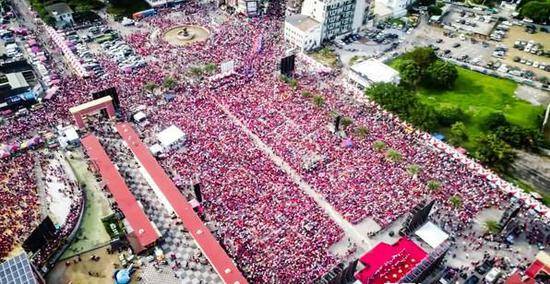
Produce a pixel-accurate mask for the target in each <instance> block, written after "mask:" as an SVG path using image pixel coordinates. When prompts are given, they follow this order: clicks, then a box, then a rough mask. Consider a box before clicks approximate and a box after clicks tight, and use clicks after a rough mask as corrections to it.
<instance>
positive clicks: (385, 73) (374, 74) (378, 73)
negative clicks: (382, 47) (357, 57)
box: [351, 58, 399, 83]
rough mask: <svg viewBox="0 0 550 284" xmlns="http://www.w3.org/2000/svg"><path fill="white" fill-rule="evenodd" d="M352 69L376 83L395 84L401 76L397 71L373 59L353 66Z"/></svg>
mask: <svg viewBox="0 0 550 284" xmlns="http://www.w3.org/2000/svg"><path fill="white" fill-rule="evenodd" d="M351 69H352V70H353V71H355V72H357V73H359V74H361V75H362V76H364V77H366V78H368V79H369V80H370V81H372V82H375V83H378V82H385V83H389V82H393V81H394V79H395V78H396V76H399V72H397V71H396V70H395V69H393V68H391V67H390V66H388V65H386V64H384V63H383V62H381V61H379V60H376V59H373V58H371V59H368V60H365V61H363V62H359V63H357V64H355V65H353V66H351Z"/></svg>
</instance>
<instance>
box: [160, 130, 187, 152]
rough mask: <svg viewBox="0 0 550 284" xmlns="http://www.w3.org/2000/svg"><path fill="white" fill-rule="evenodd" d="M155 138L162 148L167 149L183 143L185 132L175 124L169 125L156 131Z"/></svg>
mask: <svg viewBox="0 0 550 284" xmlns="http://www.w3.org/2000/svg"><path fill="white" fill-rule="evenodd" d="M157 140H158V141H159V142H160V145H161V146H162V147H163V148H164V149H169V148H173V147H177V146H178V145H179V144H180V143H183V142H184V141H185V134H184V133H183V131H181V129H179V128H178V127H176V126H175V125H171V126H170V127H168V128H166V129H164V130H163V131H161V132H159V133H157Z"/></svg>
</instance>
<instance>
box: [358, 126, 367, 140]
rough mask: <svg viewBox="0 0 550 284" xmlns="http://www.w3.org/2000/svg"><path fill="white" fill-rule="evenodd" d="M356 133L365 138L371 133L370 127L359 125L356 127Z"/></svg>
mask: <svg viewBox="0 0 550 284" xmlns="http://www.w3.org/2000/svg"><path fill="white" fill-rule="evenodd" d="M355 133H356V134H357V136H359V137H360V138H365V137H367V134H369V129H368V128H367V127H365V126H359V127H357V129H355Z"/></svg>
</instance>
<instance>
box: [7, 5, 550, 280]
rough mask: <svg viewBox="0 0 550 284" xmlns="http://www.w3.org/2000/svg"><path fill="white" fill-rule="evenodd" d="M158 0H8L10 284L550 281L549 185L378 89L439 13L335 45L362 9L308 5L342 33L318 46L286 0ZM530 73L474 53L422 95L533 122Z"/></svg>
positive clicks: (475, 120) (481, 114)
mask: <svg viewBox="0 0 550 284" xmlns="http://www.w3.org/2000/svg"><path fill="white" fill-rule="evenodd" d="M149 2H151V3H149ZM157 2H159V1H148V3H149V5H151V6H152V8H151V9H146V10H143V11H140V12H136V13H134V14H133V17H132V19H130V18H128V17H125V18H123V19H117V20H116V21H115V19H114V17H113V16H112V15H110V14H107V12H108V9H112V8H104V9H103V10H101V11H100V12H98V17H99V18H100V19H99V20H98V21H97V22H94V23H91V24H90V23H87V24H86V25H84V24H83V25H81V26H80V25H78V24H75V23H73V22H72V20H69V18H68V17H69V14H70V13H69V12H67V11H69V10H70V9H69V10H68V9H66V8H64V9H63V10H62V11H65V12H66V13H67V15H66V16H65V17H61V16H60V17H58V18H59V19H58V18H55V19H54V20H56V21H58V22H61V23H57V24H58V27H57V28H54V27H52V26H49V25H47V24H46V23H45V22H44V21H43V20H42V19H40V18H39V17H38V15H39V14H37V13H36V11H33V10H32V9H31V8H30V6H29V5H28V3H26V2H24V1H0V3H1V4H2V6H1V7H3V9H2V10H0V11H3V12H2V13H3V14H2V15H3V19H4V18H5V19H6V20H5V22H3V23H2V26H1V29H2V30H5V31H6V33H5V34H6V36H2V37H0V38H1V43H2V44H3V43H5V42H13V43H14V44H15V45H10V46H12V49H13V50H14V51H13V52H11V53H10V55H9V56H8V55H7V53H6V56H4V57H0V58H1V59H0V60H1V61H0V65H1V66H2V68H3V69H0V70H3V71H2V72H3V73H5V74H6V75H5V76H4V77H5V78H6V80H5V82H3V81H0V91H3V90H6V93H5V94H4V93H3V94H2V95H1V96H0V98H1V99H2V100H3V101H2V104H0V106H1V109H0V283H2V284H3V283H10V284H11V283H113V282H114V283H120V284H126V283H194V284H198V283H232V284H243V283H398V282H401V283H403V282H406V283H544V281H547V280H548V272H549V271H550V261H549V258H550V257H549V253H550V251H549V249H548V244H549V243H550V223H549V221H548V220H549V218H550V210H549V209H548V207H547V206H546V205H544V204H543V203H542V202H541V199H542V198H540V197H537V196H535V195H533V194H529V193H526V192H524V190H522V189H521V188H519V187H517V186H516V185H515V184H512V183H509V182H508V181H506V180H505V179H503V177H502V176H500V175H499V174H501V173H499V172H496V171H495V170H493V169H491V168H489V166H491V165H488V164H480V163H479V160H477V159H475V158H473V157H472V156H469V155H467V153H466V152H465V150H464V149H463V148H461V147H455V146H453V145H451V144H448V143H446V141H442V139H440V138H438V137H437V135H436V134H435V133H430V132H429V131H426V130H422V128H420V127H416V126H415V125H414V123H412V122H410V121H408V120H407V119H404V118H403V117H401V116H400V115H398V114H396V113H392V111H389V110H387V109H385V108H384V105H382V104H380V103H378V101H376V100H375V98H374V97H369V96H366V95H365V92H367V93H368V91H369V90H372V88H373V87H376V86H377V84H382V85H380V86H387V85H384V84H389V85H391V86H395V87H396V88H397V86H398V85H399V84H400V82H403V78H401V77H403V74H402V73H401V72H400V71H398V70H395V69H399V68H398V66H399V64H398V61H400V60H402V59H403V57H399V56H404V55H402V54H404V53H405V52H407V51H410V50H412V49H413V48H414V47H418V46H427V45H428V44H432V45H433V46H435V45H436V44H437V42H436V41H437V39H438V38H440V37H441V38H443V37H444V35H443V29H442V28H441V27H435V26H428V25H427V24H426V23H421V24H420V25H419V26H418V27H416V29H411V30H410V31H409V30H408V29H406V30H400V29H398V28H396V27H387V28H372V27H371V28H368V27H364V28H363V32H364V33H368V32H367V31H368V30H369V29H370V33H371V35H372V40H370V39H367V38H368V36H366V37H367V38H365V37H364V38H363V39H362V40H360V39H359V37H355V38H353V37H352V36H346V37H347V39H346V38H340V37H339V39H337V41H340V40H341V41H342V43H344V44H340V43H339V42H338V43H337V44H336V46H335V45H332V44H330V42H331V41H332V40H333V38H332V35H336V34H337V33H338V31H339V30H345V29H346V28H347V26H346V25H347V24H346V23H347V22H346V21H347V20H345V19H344V18H342V17H339V18H338V19H341V20H342V25H341V26H338V27H333V26H330V28H328V32H327V30H326V29H324V28H320V29H319V30H315V28H316V27H318V26H320V25H321V23H322V21H321V20H319V19H313V18H310V19H309V20H308V21H309V22H308V25H303V26H307V29H308V31H307V32H308V33H309V32H311V33H312V34H316V33H317V32H319V33H320V34H319V37H326V38H323V39H322V40H320V42H325V43H324V44H323V45H324V46H323V47H322V48H321V47H320V46H319V48H317V49H315V50H313V52H309V51H306V50H305V49H304V50H300V48H298V47H296V46H291V45H290V44H289V42H288V39H287V40H286V41H285V37H286V36H287V35H288V31H289V29H288V28H287V27H285V16H288V15H287V14H288V13H289V11H288V10H287V7H286V4H288V5H290V3H285V2H283V1H269V2H265V1H253V3H255V4H254V5H252V4H250V3H249V4H245V6H244V7H243V6H242V4H241V3H240V2H235V3H233V2H231V1H228V2H227V3H226V2H224V3H210V2H207V1H183V2H179V1H164V2H165V3H157ZM176 2H177V3H176ZM251 2H252V1H251ZM220 4H221V5H220ZM306 4H311V3H310V1H309V0H306V1H305V2H304V5H305V6H304V7H305V8H304V9H303V10H302V13H305V12H304V11H307V10H308V8H307V5H306ZM363 4H365V5H363ZM323 5H325V4H323ZM334 5H335V6H330V7H326V9H329V10H331V12H333V13H339V12H341V10H343V11H344V12H345V13H346V15H347V13H348V12H349V11H351V10H352V9H356V10H361V11H362V12H361V13H363V12H365V11H364V10H365V9H367V8H368V5H366V3H363V2H360V3H359V2H358V3H357V4H356V5H355V6H353V5H352V6H350V4H349V3H347V2H346V3H341V4H334ZM220 6H221V7H220ZM67 7H68V8H70V7H69V6H67ZM296 7H297V6H296V5H295V4H292V9H296ZM342 7H344V8H342ZM338 9H340V10H338ZM60 11H61V10H60ZM384 11H386V12H388V11H391V10H388V9H384ZM388 13H389V12H388ZM120 14H124V15H126V16H129V15H128V13H127V12H120ZM52 15H53V16H59V14H52ZM327 15H332V14H327ZM459 15H460V14H459ZM455 16H456V15H455ZM308 17H313V16H308ZM296 18H297V19H298V18H300V19H302V18H304V17H301V16H300V17H296ZM356 18H358V17H350V22H349V23H350V27H353V26H354V25H356V22H357V21H356ZM3 21H4V20H3ZM451 21H456V20H454V19H453V20H451ZM293 23H298V22H293ZM65 24H68V25H65ZM298 24H299V23H298ZM298 24H297V25H298ZM62 26H63V27H62ZM303 26H301V27H302V28H303ZM303 29H305V28H303ZM375 29H377V30H376V31H374V30H375ZM422 31H426V32H427V33H424V32H422ZM292 32H295V33H296V34H295V35H296V36H299V35H298V34H299V33H300V29H297V30H292ZM325 32H326V33H327V34H324V33H325ZM432 32H433V33H434V34H437V36H434V37H432V36H431V34H429V33H432ZM8 34H9V35H8ZM350 34H353V33H350ZM489 34H490V33H489ZM0 35H3V34H0ZM312 38H313V37H312ZM449 38H452V39H453V40H455V38H456V37H449ZM294 39H296V38H294ZM526 40H528V39H526ZM539 40H540V41H542V40H541V39H539ZM314 41H315V40H314ZM344 41H352V42H351V43H347V44H346V43H345V42H344ZM376 41H379V42H376ZM420 41H422V44H420V43H419V42H420ZM310 43H313V42H310ZM394 43H395V44H394ZM304 44H305V43H304ZM440 44H441V45H445V44H451V43H450V42H447V41H443V42H440ZM464 45H468V44H464ZM494 46H495V45H494V44H493V43H491V46H490V47H489V48H488V49H493V48H494ZM15 47H17V48H15ZM450 48H451V49H452V47H450ZM457 48H458V47H457ZM463 48H464V47H463ZM471 48H472V49H471V50H475V49H480V50H482V52H484V47H483V48H482V47H481V43H477V45H475V46H474V47H471ZM445 49H446V48H443V47H442V48H441V49H440V50H439V51H438V52H437V53H434V54H437V55H439V56H440V58H444V57H445V56H444V55H445V53H444V50H445ZM457 52H458V49H457ZM464 52H466V53H473V51H464ZM491 52H492V51H489V50H487V53H488V54H491ZM480 54H481V53H480ZM480 56H481V55H480ZM488 56H490V55H488ZM529 56H531V55H529ZM533 56H535V55H533ZM537 56H538V55H537ZM451 59H452V60H455V59H453V58H451ZM434 60H436V59H434ZM437 60H440V59H439V58H437ZM505 60H507V59H505ZM512 61H513V59H512ZM22 62H27V63H22ZM384 62H386V63H387V64H385V63H384ZM27 65H28V66H27ZM29 66H30V67H29ZM40 66H41V67H40ZM29 70H31V71H29ZM41 70H42V71H41ZM350 72H353V73H350ZM543 72H545V71H543ZM3 73H2V74H0V79H2V78H3V77H2V76H3ZM8 75H9V76H8ZM30 75H32V77H31V76H30ZM517 87H518V83H517V82H514V81H511V80H509V79H502V78H495V77H491V76H489V75H485V74H482V73H479V72H476V71H473V70H469V69H467V68H462V67H460V69H459V70H458V78H457V79H456V81H455V83H454V87H453V88H452V89H448V90H445V91H436V90H434V89H431V88H429V87H426V86H425V85H419V86H418V87H417V88H416V89H413V90H414V94H415V96H418V97H419V98H420V101H421V102H422V103H424V104H427V105H430V106H434V107H436V108H440V107H442V106H448V105H453V106H454V105H458V106H459V107H460V108H461V109H462V110H463V111H464V112H465V113H467V114H468V115H469V116H470V120H469V121H468V122H467V123H466V124H467V127H468V128H467V130H468V131H469V132H468V134H469V135H470V136H472V138H473V137H474V136H475V135H480V136H481V134H482V133H481V132H482V129H483V127H484V126H483V124H484V121H485V120H484V119H485V117H486V116H487V115H488V114H490V113H492V112H495V111H502V112H503V113H504V115H505V117H506V119H508V120H509V121H510V122H511V123H515V124H521V125H527V126H528V127H529V129H537V128H538V126H539V124H538V122H537V119H540V117H541V116H542V115H543V114H544V110H545V107H544V105H543V103H541V105H543V106H541V105H538V106H534V105H532V104H530V103H529V102H527V101H524V100H520V99H519V98H517V97H516V95H515V94H514V92H516V89H517ZM531 88H533V87H531ZM22 90H24V91H22ZM536 90H537V91H540V92H543V93H544V90H542V89H540V88H539V89H536ZM8 92H9V93H8ZM411 92H412V91H411ZM542 101H544V99H542ZM440 130H441V131H443V132H444V134H446V132H445V131H447V129H440ZM476 141H477V140H475V139H472V140H470V142H469V143H472V144H471V145H470V144H467V145H465V148H467V150H470V149H477V147H478V145H476V144H475V143H476ZM15 266H19V267H21V269H19V270H16V269H12V267H15ZM27 279H28V281H27ZM517 279H520V281H522V282H517ZM482 281H483V282H482ZM514 281H515V282H514ZM541 281H543V282H541Z"/></svg>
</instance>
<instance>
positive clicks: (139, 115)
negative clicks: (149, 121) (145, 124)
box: [134, 111, 147, 122]
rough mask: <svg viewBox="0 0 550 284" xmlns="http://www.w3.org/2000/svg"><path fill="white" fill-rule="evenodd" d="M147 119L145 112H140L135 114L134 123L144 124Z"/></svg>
mask: <svg viewBox="0 0 550 284" xmlns="http://www.w3.org/2000/svg"><path fill="white" fill-rule="evenodd" d="M146 118H147V116H146V115H145V113H144V112H143V111H139V112H137V113H136V114H134V121H136V122H142V121H144V120H145V119H146Z"/></svg>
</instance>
